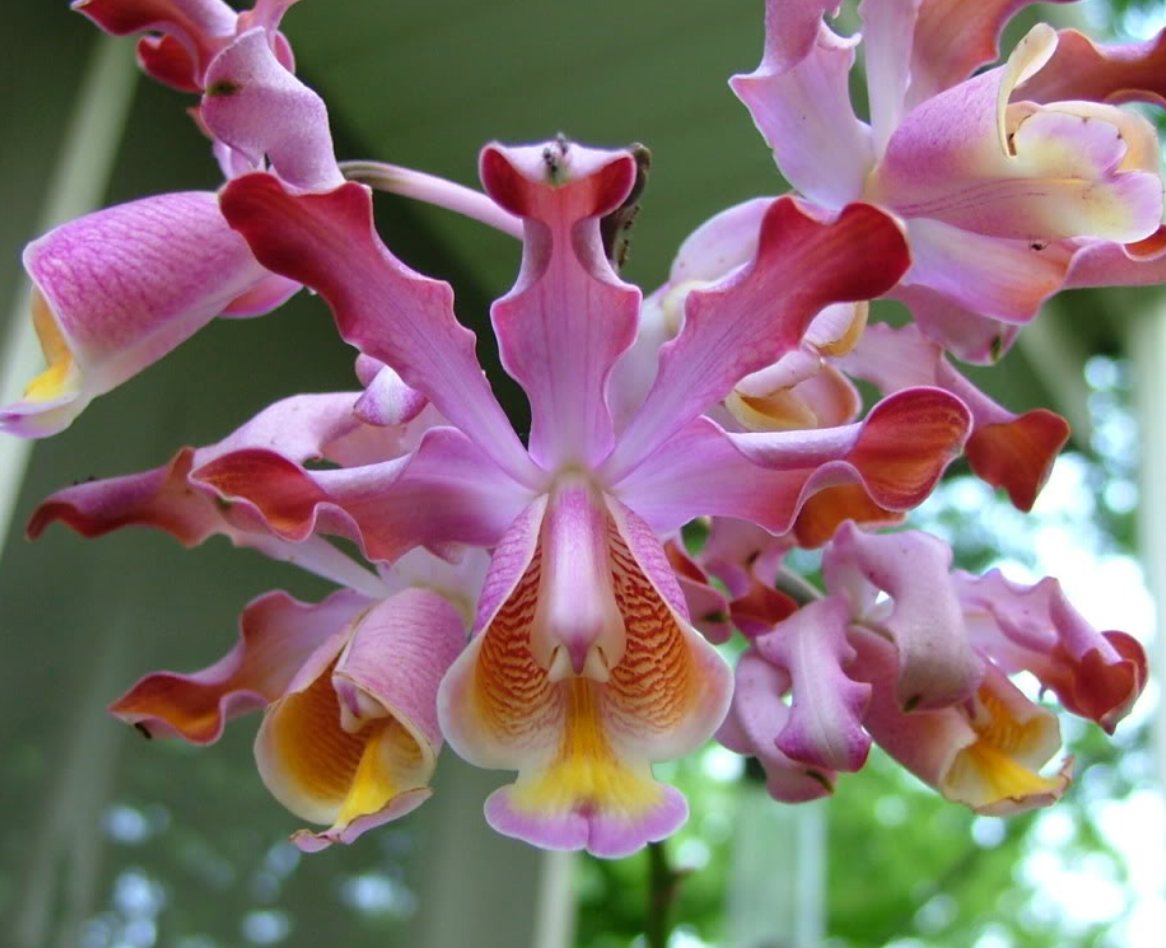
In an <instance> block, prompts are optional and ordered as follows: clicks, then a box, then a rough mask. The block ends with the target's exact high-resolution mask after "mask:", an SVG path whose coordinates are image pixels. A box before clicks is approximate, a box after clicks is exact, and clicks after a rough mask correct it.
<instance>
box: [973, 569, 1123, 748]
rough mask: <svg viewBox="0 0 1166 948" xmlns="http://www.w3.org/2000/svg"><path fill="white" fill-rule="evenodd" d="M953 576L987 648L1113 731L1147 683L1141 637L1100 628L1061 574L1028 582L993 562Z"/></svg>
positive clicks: (981, 644) (1067, 705)
mask: <svg viewBox="0 0 1166 948" xmlns="http://www.w3.org/2000/svg"><path fill="white" fill-rule="evenodd" d="M953 580H954V582H955V586H956V590H957V592H958V594H959V597H960V602H961V603H962V605H963V609H964V612H965V615H966V617H967V622H968V627H969V629H970V631H971V632H972V635H973V637H974V639H975V641H976V644H977V645H978V646H979V647H980V648H981V649H983V650H984V651H985V652H987V653H988V654H989V655H991V656H992V657H993V658H994V659H996V660H997V661H998V662H1000V663H1002V664H1003V665H1004V666H1005V667H1006V668H1007V669H1008V670H1010V671H1019V670H1021V669H1026V670H1028V671H1030V672H1032V673H1033V674H1034V675H1036V676H1037V677H1038V678H1039V679H1040V680H1041V683H1042V684H1043V685H1044V686H1045V687H1047V688H1051V689H1052V690H1053V692H1054V693H1055V694H1056V695H1057V697H1058V698H1059V699H1060V700H1061V704H1063V705H1064V706H1065V708H1066V709H1068V710H1069V711H1072V712H1073V713H1074V714H1079V715H1081V716H1082V717H1086V718H1089V719H1090V720H1092V721H1096V722H1097V723H1098V724H1100V725H1101V726H1102V727H1103V728H1105V730H1106V731H1107V732H1109V733H1111V734H1112V733H1113V730H1114V728H1115V727H1116V726H1117V723H1118V722H1119V721H1120V720H1121V719H1122V718H1123V717H1125V715H1126V714H1127V713H1128V712H1129V710H1130V708H1131V707H1132V706H1133V703H1134V702H1135V701H1136V700H1137V698H1138V696H1139V695H1140V694H1141V692H1142V689H1143V687H1145V684H1146V654H1145V650H1144V649H1143V648H1142V646H1141V645H1140V644H1139V643H1138V642H1137V640H1136V639H1134V638H1132V637H1131V636H1129V635H1126V634H1125V633H1124V632H1097V631H1096V630H1095V629H1094V628H1093V627H1092V626H1091V625H1090V624H1089V623H1088V622H1086V621H1085V619H1084V618H1083V617H1082V616H1081V614H1080V613H1079V612H1077V610H1076V609H1074V608H1073V606H1072V604H1071V603H1070V602H1069V600H1068V599H1067V598H1066V597H1065V594H1064V592H1063V591H1062V589H1061V586H1060V583H1058V582H1057V581H1056V580H1055V579H1051V578H1046V579H1043V580H1041V581H1040V582H1039V583H1037V584H1035V585H1033V586H1025V585H1022V584H1019V583H1013V582H1011V581H1009V580H1008V579H1006V578H1005V577H1004V576H1003V575H1002V574H1001V573H1000V571H999V570H992V571H991V572H989V573H987V574H985V575H984V576H982V577H980V576H972V575H969V574H967V573H962V572H959V573H956V574H955V575H954V577H953Z"/></svg>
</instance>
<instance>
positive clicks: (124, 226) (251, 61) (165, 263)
mask: <svg viewBox="0 0 1166 948" xmlns="http://www.w3.org/2000/svg"><path fill="white" fill-rule="evenodd" d="M113 6H115V5H114V4H101V3H94V4H93V5H92V7H94V8H97V9H100V11H102V12H103V14H104V13H109V10H110V9H111V8H112V7H113ZM134 6H135V9H138V8H144V7H149V9H150V10H154V8H155V7H158V8H162V7H164V8H166V9H167V10H171V11H172V12H173V11H174V10H179V9H181V8H184V7H183V5H182V4H180V3H178V2H177V0H176V2H174V3H153V4H136V5H134ZM192 6H197V4H195V5H192ZM276 6H279V5H278V4H267V5H266V7H268V8H272V9H274V8H275V7H276ZM283 6H286V4H283ZM86 9H87V10H90V7H86ZM281 9H282V7H281ZM268 12H270V10H269V11H268ZM151 15H154V14H151ZM175 15H177V14H175ZM260 19H262V18H260ZM118 22H120V21H118ZM151 22H153V21H151ZM215 48H216V49H217V50H218V51H217V52H216V55H215V56H214V58H213V59H211V60H210V61H209V62H208V63H207V64H206V67H205V73H206V76H207V78H208V81H209V83H210V86H209V90H210V91H209V92H208V95H207V96H206V97H205V98H204V100H203V104H202V106H201V108H200V109H199V110H198V117H199V120H200V122H201V124H202V125H203V126H204V127H205V129H206V130H207V131H208V133H209V134H211V135H212V136H213V138H214V140H215V145H216V151H217V153H218V155H219V157H220V160H221V162H222V164H223V168H224V172H225V173H226V174H227V175H228V176H230V175H231V174H233V173H237V172H239V171H246V170H252V169H254V168H262V167H266V162H270V164H271V166H272V169H273V170H274V171H275V173H277V174H279V175H280V176H281V178H282V179H283V180H284V181H285V182H287V184H288V185H289V186H291V187H294V188H297V189H300V190H305V191H314V190H329V189H331V188H334V187H336V186H337V185H339V184H342V183H343V181H344V178H343V176H342V175H341V174H340V170H339V168H338V167H337V165H336V160H335V158H334V156H333V151H332V139H331V134H330V132H329V130H328V119H327V112H326V109H325V107H324V103H323V100H322V99H320V97H319V96H317V95H316V94H315V93H314V92H313V91H312V90H310V89H308V88H307V87H306V86H305V85H303V84H302V83H301V82H299V80H298V79H296V78H295V76H293V75H292V74H291V73H290V72H289V71H288V70H287V69H286V68H285V67H284V66H283V65H282V64H281V63H280V62H279V61H278V59H277V58H276V55H275V53H273V52H272V48H271V42H270V34H269V32H268V29H267V28H265V27H264V26H254V27H252V28H251V29H249V30H248V31H246V32H244V33H243V34H242V35H241V36H239V37H237V38H236V37H235V36H234V34H233V33H232V34H231V38H230V42H227V41H225V40H224V42H223V43H221V44H219V45H218V46H216V47H215ZM24 265H25V269H26V270H27V272H28V275H29V277H30V278H31V279H32V281H33V284H34V289H33V294H32V319H33V325H34V327H35V328H36V332H37V335H38V337H39V339H40V343H41V348H42V350H43V353H44V357H45V361H46V363H47V365H48V367H47V368H46V370H45V371H44V372H43V373H41V374H40V375H39V376H37V377H36V378H35V379H34V380H33V381H32V382H31V383H30V384H29V385H28V387H27V388H26V390H25V393H24V397H23V398H22V399H21V400H20V401H18V402H16V403H14V404H12V405H9V406H6V407H5V408H4V409H3V410H2V411H0V427H2V428H3V429H4V430H6V431H8V432H9V433H11V434H16V435H19V436H22V437H45V436H48V435H52V434H56V433H57V432H59V431H61V430H62V429H63V428H65V427H66V426H68V425H69V424H70V423H71V422H72V421H73V420H74V419H75V418H76V417H77V416H78V415H79V414H80V413H81V412H82V411H83V410H84V409H85V407H86V406H87V405H88V404H89V403H90V402H91V401H92V400H93V399H94V398H95V397H97V396H98V395H101V394H103V393H105V392H108V391H110V390H111V389H113V388H115V387H116V386H118V385H120V384H122V383H123V382H125V381H127V380H128V379H130V378H131V377H133V376H134V375H136V374H137V373H138V372H141V371H142V370H143V369H145V368H147V367H148V366H150V365H152V364H153V363H154V362H156V361H157V360H158V359H160V358H161V357H162V356H164V355H165V354H166V353H168V352H169V351H170V350H172V349H173V348H174V347H175V346H177V345H179V344H180V343H182V342H184V341H185V340H186V339H188V338H189V337H190V336H192V335H193V334H194V333H195V332H197V331H198V330H199V329H201V328H202V327H203V326H205V325H206V324H207V323H209V322H210V321H211V320H212V319H214V318H215V317H216V316H219V315H222V316H228V317H242V316H254V315H258V314H261V313H266V312H269V311H271V310H272V309H274V308H276V307H277V306H279V305H280V304H281V303H283V302H284V301H285V300H286V299H287V298H288V297H289V296H291V295H292V294H293V293H295V292H296V291H297V290H298V289H299V286H300V285H299V284H298V283H296V282H293V281H291V280H288V279H286V278H284V277H282V276H277V275H275V274H273V273H271V272H269V271H268V270H267V269H265V268H264V267H262V266H261V265H260V264H259V263H258V262H257V261H256V260H255V258H254V256H253V255H252V254H251V251H250V250H249V249H248V247H247V244H246V241H244V240H243V239H242V238H241V237H240V236H239V235H238V234H237V233H235V232H234V231H233V230H232V229H231V228H230V227H229V226H228V225H227V223H226V221H225V220H224V219H223V216H222V214H221V212H220V211H219V207H218V201H217V199H216V195H215V194H214V193H212V192H202V191H194V192H181V193H174V194H160V195H155V196H153V197H147V198H143V199H141V200H138V201H132V202H130V203H128V204H122V205H118V206H117V207H111V208H107V209H105V210H101V211H97V212H95V213H93V214H88V215H86V216H84V217H81V218H78V219H76V220H73V221H69V222H68V223H65V224H62V225H61V226H59V227H57V228H55V229H54V230H52V231H50V232H49V233H48V234H46V235H44V236H43V237H41V238H40V239H38V240H35V241H33V242H32V243H31V244H29V245H28V247H27V248H26V249H25V253H24Z"/></svg>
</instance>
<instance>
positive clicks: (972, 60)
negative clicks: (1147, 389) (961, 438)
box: [732, 0, 1166, 362]
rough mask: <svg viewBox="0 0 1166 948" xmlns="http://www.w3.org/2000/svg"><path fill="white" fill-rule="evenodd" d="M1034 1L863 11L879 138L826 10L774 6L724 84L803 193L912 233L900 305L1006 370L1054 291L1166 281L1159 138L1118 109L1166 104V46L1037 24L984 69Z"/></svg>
mask: <svg viewBox="0 0 1166 948" xmlns="http://www.w3.org/2000/svg"><path fill="white" fill-rule="evenodd" d="M1026 5H1027V3H1026V2H1024V0H1022V2H1015V0H984V2H980V3H954V2H951V0H863V2H862V3H861V5H860V7H859V12H860V14H861V16H862V18H863V28H864V33H863V36H862V45H863V50H864V54H865V56H864V58H865V66H866V86H867V92H868V98H869V105H870V116H871V118H870V122H869V124H868V123H866V122H863V121H860V120H859V119H858V118H856V116H855V113H854V110H853V108H852V106H851V101H850V91H849V73H850V70H851V67H852V65H853V63H854V58H855V49H856V46H857V44H858V42H859V37H858V36H853V37H847V38H844V37H841V36H839V35H837V34H836V33H835V32H834V31H833V30H832V29H831V28H830V27H829V26H827V25H826V24H825V23H824V22H823V21H822V14H823V12H825V11H828V10H830V9H832V8H834V7H835V6H836V4H834V3H817V2H813V3H805V2H801V0H768V3H767V5H766V43H765V54H764V57H763V59H762V62H761V65H760V66H759V67H758V68H757V70H755V71H754V72H753V73H751V74H749V75H742V76H737V77H736V78H734V79H733V81H732V86H733V89H734V91H736V93H737V95H738V96H739V97H740V98H741V100H742V101H743V102H744V103H745V105H746V106H747V107H748V109H749V110H750V112H751V113H752V115H753V119H754V121H755V122H756V124H757V127H758V129H759V130H760V132H761V134H762V135H763V136H764V138H765V139H766V141H767V142H768V143H769V145H770V147H772V148H773V151H774V157H775V159H776V161H777V164H778V167H779V168H780V169H781V171H782V174H783V175H784V176H785V177H786V179H787V180H788V181H789V182H790V183H791V184H792V185H793V186H794V187H795V188H797V189H798V190H799V191H801V192H802V193H803V194H805V195H806V196H807V197H808V198H810V199H811V200H813V201H815V202H817V203H819V204H821V205H822V206H824V207H828V208H838V207H841V206H842V205H844V204H846V203H848V202H851V201H857V200H863V201H870V202H871V203H873V204H876V205H877V206H879V207H881V208H883V209H885V210H886V211H888V212H890V213H893V214H894V215H896V216H897V217H898V218H899V219H900V220H901V221H902V222H903V224H904V226H905V228H906V230H907V234H908V238H909V242H910V246H911V255H912V265H911V268H910V270H908V271H907V273H906V274H905V275H904V277H903V278H902V280H901V281H900V283H899V285H898V286H897V287H896V288H895V289H894V290H893V291H892V293H891V294H890V295H892V296H894V297H895V298H897V299H900V300H902V301H903V302H905V303H906V304H907V305H908V307H909V308H910V309H911V311H912V313H913V315H914V317H915V319H916V320H917V321H918V323H919V325H920V327H921V328H922V329H923V330H924V331H925V332H926V333H927V334H928V335H929V336H931V337H932V338H933V339H935V340H937V341H938V342H940V343H942V344H943V346H944V347H945V348H947V349H949V350H951V351H952V352H953V353H955V354H956V355H957V356H959V357H960V358H961V359H964V360H967V361H976V362H984V361H992V360H995V359H996V358H998V357H999V356H1000V354H1001V353H1002V352H1004V351H1005V350H1006V349H1007V348H1008V346H1009V345H1011V343H1012V341H1013V339H1014V338H1015V335H1016V332H1017V331H1018V329H1019V327H1020V326H1021V325H1022V324H1023V323H1025V322H1027V321H1029V320H1030V319H1032V318H1033V316H1034V315H1035V314H1036V312H1037V311H1038V310H1039V308H1040V305H1041V303H1042V302H1043V301H1044V300H1045V299H1047V298H1048V297H1049V296H1051V295H1052V294H1054V293H1055V292H1057V291H1058V290H1060V289H1062V288H1069V287H1075V286H1100V285H1113V284H1116V283H1130V282H1134V283H1141V282H1146V283H1148V282H1159V281H1160V280H1161V279H1162V278H1163V276H1164V275H1166V254H1164V250H1166V231H1164V230H1163V229H1162V228H1161V227H1160V225H1161V222H1162V209H1163V188H1162V181H1161V179H1160V176H1159V147H1158V139H1157V135H1156V133H1155V132H1154V129H1153V126H1152V125H1150V123H1149V122H1147V121H1146V120H1145V119H1144V118H1142V117H1141V116H1139V115H1136V114H1133V113H1129V112H1125V111H1122V110H1120V109H1118V108H1117V107H1115V105H1113V104H1111V103H1113V102H1117V101H1126V100H1132V99H1138V100H1141V101H1148V102H1152V103H1155V104H1158V105H1161V104H1162V101H1163V100H1162V94H1161V89H1162V81H1161V78H1160V76H1159V75H1157V73H1155V72H1154V70H1153V66H1154V64H1156V63H1158V62H1159V61H1160V60H1161V52H1160V51H1159V49H1158V46H1160V45H1161V44H1153V45H1147V44H1142V45H1138V46H1136V47H1129V48H1126V47H1111V48H1099V47H1095V46H1093V45H1092V44H1090V43H1089V42H1088V41H1087V40H1085V39H1084V38H1083V37H1081V36H1080V35H1079V34H1076V33H1071V32H1070V33H1067V34H1061V35H1058V34H1057V33H1056V31H1054V30H1053V29H1052V28H1051V27H1049V26H1047V25H1044V24H1040V25H1038V26H1036V27H1034V28H1033V30H1032V31H1030V33H1029V34H1028V35H1027V36H1026V37H1025V38H1024V39H1023V40H1022V41H1021V42H1020V43H1019V44H1018V45H1017V47H1016V48H1015V50H1014V51H1013V52H1012V53H1011V55H1010V56H1009V57H1008V59H1007V60H1006V61H1005V62H1004V63H1003V64H1002V65H999V66H997V67H995V68H993V69H989V70H987V71H984V72H978V73H977V72H976V70H977V69H979V67H981V66H983V65H985V64H986V63H989V62H991V61H992V60H993V59H995V58H996V55H997V50H998V47H997V37H998V35H999V33H1000V31H1001V30H1002V28H1003V25H1004V23H1005V21H1006V20H1007V19H1008V18H1009V17H1010V16H1011V15H1012V14H1013V13H1015V12H1016V11H1017V10H1018V9H1019V8H1021V7H1023V6H1026ZM1062 45H1064V47H1065V49H1064V50H1063V51H1060V52H1059V50H1060V47H1061V46H1062Z"/></svg>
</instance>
